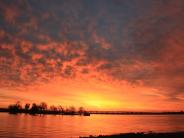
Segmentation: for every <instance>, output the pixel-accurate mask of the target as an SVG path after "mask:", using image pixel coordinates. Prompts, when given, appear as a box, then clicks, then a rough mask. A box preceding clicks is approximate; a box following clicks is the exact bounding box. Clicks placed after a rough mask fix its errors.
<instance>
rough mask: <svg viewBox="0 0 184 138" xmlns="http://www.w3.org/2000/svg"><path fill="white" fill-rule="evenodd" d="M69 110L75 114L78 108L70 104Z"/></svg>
mask: <svg viewBox="0 0 184 138" xmlns="http://www.w3.org/2000/svg"><path fill="white" fill-rule="evenodd" d="M68 111H69V113H71V114H74V113H75V111H76V110H75V107H74V106H70V107H69V109H68Z"/></svg>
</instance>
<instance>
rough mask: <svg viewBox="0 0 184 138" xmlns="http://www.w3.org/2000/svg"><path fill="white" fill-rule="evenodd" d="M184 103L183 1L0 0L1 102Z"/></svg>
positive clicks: (131, 106) (148, 106) (112, 106)
mask: <svg viewBox="0 0 184 138" xmlns="http://www.w3.org/2000/svg"><path fill="white" fill-rule="evenodd" d="M18 100H19V101H21V103H22V104H24V103H26V102H29V103H33V102H36V103H40V102H42V101H45V102H47V103H48V104H49V105H53V104H54V105H58V104H61V105H63V106H64V107H67V106H70V105H74V106H76V107H79V106H84V107H85V108H86V109H88V110H133V111H149V110H154V111H166V110H183V109H184V1H183V0H65V1H64V0H1V1H0V107H7V106H8V105H9V104H11V103H14V102H15V101H18Z"/></svg>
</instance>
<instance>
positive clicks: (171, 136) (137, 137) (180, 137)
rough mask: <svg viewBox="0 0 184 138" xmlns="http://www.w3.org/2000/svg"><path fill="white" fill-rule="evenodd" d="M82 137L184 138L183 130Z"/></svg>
mask: <svg viewBox="0 0 184 138" xmlns="http://www.w3.org/2000/svg"><path fill="white" fill-rule="evenodd" d="M80 138H184V131H183V132H166V133H153V132H148V133H144V132H139V133H121V134H113V135H99V136H92V135H90V136H88V137H80Z"/></svg>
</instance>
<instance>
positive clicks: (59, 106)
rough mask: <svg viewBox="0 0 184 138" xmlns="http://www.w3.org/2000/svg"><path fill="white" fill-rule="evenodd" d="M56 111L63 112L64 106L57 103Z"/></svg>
mask: <svg viewBox="0 0 184 138" xmlns="http://www.w3.org/2000/svg"><path fill="white" fill-rule="evenodd" d="M58 111H60V112H62V113H63V112H64V108H63V107H62V106H61V105H58Z"/></svg>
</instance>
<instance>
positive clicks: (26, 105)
mask: <svg viewBox="0 0 184 138" xmlns="http://www.w3.org/2000/svg"><path fill="white" fill-rule="evenodd" d="M29 107H30V104H29V103H26V104H25V106H24V109H25V110H26V111H28V110H29Z"/></svg>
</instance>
